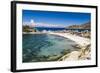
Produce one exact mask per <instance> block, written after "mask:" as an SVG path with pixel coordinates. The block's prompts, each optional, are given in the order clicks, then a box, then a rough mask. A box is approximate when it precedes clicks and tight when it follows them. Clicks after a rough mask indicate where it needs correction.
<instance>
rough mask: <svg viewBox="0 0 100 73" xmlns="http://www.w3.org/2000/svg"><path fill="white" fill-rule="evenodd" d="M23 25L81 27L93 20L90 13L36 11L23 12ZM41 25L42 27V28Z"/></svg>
mask: <svg viewBox="0 0 100 73" xmlns="http://www.w3.org/2000/svg"><path fill="white" fill-rule="evenodd" d="M22 20H23V25H25V24H26V23H27V24H29V23H31V22H34V23H35V24H37V25H38V24H41V25H45V26H46V25H61V26H69V25H74V24H76V25H80V24H84V23H87V22H89V21H90V20H91V14H90V13H76V12H51V11H35V10H23V12H22ZM41 25H40V26H41Z"/></svg>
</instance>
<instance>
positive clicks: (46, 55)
mask: <svg viewBox="0 0 100 73" xmlns="http://www.w3.org/2000/svg"><path fill="white" fill-rule="evenodd" d="M75 44H76V43H75V42H73V41H71V40H69V39H67V38H63V37H60V36H55V35H50V34H23V53H22V56H23V62H24V63H25V62H44V61H56V60H57V59H58V58H60V57H61V56H62V55H63V54H64V51H67V52H70V51H72V50H75V48H74V47H72V45H75Z"/></svg>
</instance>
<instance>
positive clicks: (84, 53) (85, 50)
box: [58, 44, 91, 61]
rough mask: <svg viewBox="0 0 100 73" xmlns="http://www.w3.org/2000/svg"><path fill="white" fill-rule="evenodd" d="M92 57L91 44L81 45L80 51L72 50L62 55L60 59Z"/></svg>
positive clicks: (86, 58)
mask: <svg viewBox="0 0 100 73" xmlns="http://www.w3.org/2000/svg"><path fill="white" fill-rule="evenodd" d="M89 59H91V54H90V44H89V45H87V46H83V47H81V49H80V50H79V51H72V52H71V53H68V54H66V55H64V56H62V57H61V58H60V59H59V60H58V61H71V60H73V61H75V60H89Z"/></svg>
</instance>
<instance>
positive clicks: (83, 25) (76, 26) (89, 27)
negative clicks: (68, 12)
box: [66, 22, 91, 29]
mask: <svg viewBox="0 0 100 73" xmlns="http://www.w3.org/2000/svg"><path fill="white" fill-rule="evenodd" d="M66 28H67V29H91V23H90V22H88V23H85V24H82V25H71V26H68V27H66Z"/></svg>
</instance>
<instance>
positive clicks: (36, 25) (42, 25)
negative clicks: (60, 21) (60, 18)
mask: <svg viewBox="0 0 100 73" xmlns="http://www.w3.org/2000/svg"><path fill="white" fill-rule="evenodd" d="M23 25H29V26H32V27H51V28H58V27H59V28H64V27H66V26H64V25H57V24H46V23H36V22H35V21H34V20H33V19H31V20H30V22H24V23H23Z"/></svg>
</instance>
